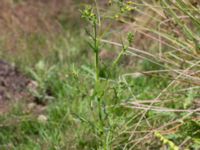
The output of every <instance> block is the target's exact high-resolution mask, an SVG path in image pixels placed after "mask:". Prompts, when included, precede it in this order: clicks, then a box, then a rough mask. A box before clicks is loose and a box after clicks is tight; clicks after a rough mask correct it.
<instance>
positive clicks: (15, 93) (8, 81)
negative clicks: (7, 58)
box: [0, 60, 33, 114]
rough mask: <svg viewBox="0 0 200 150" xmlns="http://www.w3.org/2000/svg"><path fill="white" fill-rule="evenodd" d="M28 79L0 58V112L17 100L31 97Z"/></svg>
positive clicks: (6, 109) (6, 110) (3, 111)
mask: <svg viewBox="0 0 200 150" xmlns="http://www.w3.org/2000/svg"><path fill="white" fill-rule="evenodd" d="M30 81H31V80H30V79H29V78H27V77H26V76H25V75H23V74H22V73H21V72H20V71H19V70H17V69H16V67H14V66H12V65H10V64H8V63H6V62H4V61H1V60H0V114H2V113H5V112H8V111H9V108H10V106H11V105H13V104H14V103H16V102H17V101H19V100H31V99H33V97H32V96H31V94H30V93H29V91H28V85H29V83H30Z"/></svg>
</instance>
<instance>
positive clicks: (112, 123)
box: [0, 1, 200, 150]
mask: <svg viewBox="0 0 200 150" xmlns="http://www.w3.org/2000/svg"><path fill="white" fill-rule="evenodd" d="M113 5H114V4H113ZM118 5H119V8H120V9H121V11H119V10H118V12H120V13H119V14H120V15H122V18H121V19H122V20H120V21H122V22H123V21H124V20H123V19H127V18H126V15H127V14H128V13H130V12H129V11H130V9H129V7H133V6H135V5H136V6H139V10H137V9H138V8H135V10H136V11H137V13H139V14H140V13H141V11H144V13H146V12H145V10H146V9H147V10H152V11H153V12H154V11H156V10H155V9H154V5H156V6H157V5H158V6H159V9H164V10H165V8H166V7H169V6H171V7H169V8H168V9H169V10H168V13H169V16H170V17H172V18H174V20H175V22H176V23H177V24H178V25H177V26H178V27H182V28H181V30H184V31H185V32H184V33H183V35H181V36H180V37H181V38H183V40H186V39H187V37H188V36H189V37H190V38H191V39H193V40H194V41H195V39H194V38H196V37H195V32H194V31H190V30H189V29H188V28H189V27H187V26H182V25H181V23H180V21H181V20H179V19H178V18H177V15H176V14H175V13H174V12H175V10H174V9H172V8H173V7H175V6H173V5H172V4H171V3H170V4H168V3H166V2H165V1H162V3H159V4H157V3H156V2H154V3H153V2H152V3H150V4H149V5H147V3H141V4H140V3H136V4H131V3H130V4H126V3H122V1H120V2H119V1H118V3H117V4H116V5H115V6H114V10H116V9H117V8H116V7H117V6H118ZM176 5H177V6H176V8H177V7H178V8H179V7H180V6H181V8H182V9H181V8H179V9H178V10H176V11H180V12H179V13H184V14H185V13H186V14H187V12H186V10H185V9H186V7H187V6H185V5H184V4H182V3H181V2H180V1H178V2H177V3H176ZM188 7H189V8H190V10H191V9H192V6H188ZM148 8H149V9H148ZM156 8H157V7H156ZM170 8H171V9H170ZM183 8H185V9H183ZM124 9H125V10H124ZM193 9H194V8H193ZM193 9H192V10H193ZM100 10H101V9H100ZM122 10H123V11H125V14H124V12H123V11H122ZM96 11H97V13H96ZM98 11H99V10H96V8H90V7H88V8H87V9H86V10H85V11H83V12H82V13H85V14H84V15H85V16H84V17H85V18H86V19H87V20H88V21H89V22H92V24H90V25H91V26H90V25H89V24H88V26H87V27H88V28H89V30H88V32H89V33H90V35H89V37H88V34H85V33H84V32H83V29H79V30H77V31H71V30H72V29H73V27H69V28H68V29H67V27H66V26H67V25H65V24H64V26H65V30H63V33H62V34H55V35H50V36H48V35H45V34H38V33H37V34H31V35H26V36H22V37H21V38H20V39H19V40H18V43H17V49H18V51H17V52H21V54H20V55H17V56H16V57H14V56H15V54H14V56H13V55H9V54H8V53H2V54H1V58H4V59H6V60H8V61H10V62H15V63H16V64H17V65H18V66H19V67H20V68H21V70H22V71H23V72H24V73H25V74H27V76H29V77H30V78H32V79H33V80H35V81H36V82H37V83H38V86H39V87H38V88H37V91H35V92H34V93H33V95H34V96H35V97H37V99H38V103H41V104H43V105H44V106H45V107H46V109H45V111H44V112H43V115H45V116H46V117H47V121H44V122H41V121H40V120H38V114H37V113H36V114H35V113H31V112H29V111H28V109H29V108H28V107H27V105H24V103H23V102H19V103H17V104H14V105H13V109H12V111H11V112H9V113H8V114H6V115H4V116H3V115H2V116H0V149H16V150H24V149H33V150H40V149H41V150H43V149H44V150H45V149H48V150H62V149H63V150H66V149H67V150H68V149H69V150H73V149H74V150H89V149H92V150H96V149H98V150H102V149H104V150H109V149H110V150H111V149H116V150H121V149H127V150H128V149H160V148H163V149H170V148H171V149H174V150H175V149H176V148H177V146H179V145H181V144H183V145H182V146H183V147H184V148H188V149H195V148H196V149H199V147H200V146H199V145H200V144H199V143H200V142H199V129H200V125H199V117H198V115H199V113H190V112H189V113H188V112H184V110H187V109H189V110H195V108H193V107H195V106H194V103H193V102H194V101H195V100H196V99H198V98H199V88H198V87H197V90H195V89H188V88H190V87H193V82H192V83H190V78H189V77H185V78H183V77H182V78H180V79H179V78H178V79H177V80H174V79H176V78H177V77H178V76H179V74H178V73H177V72H174V71H172V70H177V69H182V70H183V72H182V70H181V73H184V71H186V70H187V67H191V66H192V65H193V64H195V63H196V62H198V59H191V58H190V57H186V55H187V54H185V53H182V51H181V52H174V51H171V49H170V48H171V47H170V46H172V47H175V49H176V50H177V49H179V48H183V47H187V46H188V47H189V48H191V47H190V44H191V42H188V43H186V42H185V43H186V44H184V41H180V39H179V38H176V37H172V34H171V33H168V32H170V31H171V30H170V31H168V29H167V28H166V29H165V28H163V29H162V30H157V28H156V29H155V28H153V26H152V25H151V24H150V25H149V26H148V23H146V24H145V25H144V26H143V25H140V27H141V29H140V30H141V31H143V29H144V31H146V30H147V31H148V32H152V33H153V34H152V35H151V36H155V35H154V34H157V35H156V36H155V37H157V36H161V37H162V38H163V39H164V41H165V42H166V43H167V44H168V45H170V46H166V45H164V46H163V45H162V47H161V54H162V57H160V56H159V55H158V54H159V49H160V47H159V46H155V45H158V43H157V40H155V41H153V43H152V41H151V42H150V43H151V44H148V43H145V44H147V47H151V46H152V45H153V46H152V47H156V48H152V49H150V50H149V49H148V50H146V51H145V50H144V51H145V52H146V53H145V54H144V53H140V52H138V51H136V52H134V51H133V49H134V47H131V44H133V43H134V40H137V38H136V39H132V40H133V41H127V40H129V38H130V37H129V38H128V39H127V37H126V36H127V33H125V35H126V36H125V37H126V38H125V40H122V39H120V40H121V41H120V42H122V44H121V47H120V48H116V47H114V46H113V47H112V46H109V45H106V44H105V43H102V42H101V38H103V37H104V34H103V33H101V32H102V30H103V29H104V24H103V23H104V22H103V21H105V20H106V19H107V18H106V19H105V20H103V21H102V22H101V23H102V24H103V25H102V24H100V23H99V22H98V21H99V20H98V17H99V16H98V15H99V14H98V13H99V12H98ZM101 11H102V10H101ZM104 11H105V10H104ZM131 11H132V10H131ZM104 13H106V12H104ZM121 13H122V14H121ZM151 13H152V12H151ZM168 13H167V14H168ZM191 13H193V12H191ZM149 14H150V13H149ZM150 15H151V14H150ZM187 15H188V16H190V14H187ZM136 16H137V14H136ZM102 17H103V16H102ZM123 17H124V18H123ZM137 17H141V16H140V15H139V16H137ZM128 19H130V18H128ZM158 19H160V18H159V17H158ZM192 19H195V18H193V17H192ZM152 20H153V21H154V19H152ZM128 21H129V20H125V22H124V23H127V22H128ZM161 21H163V20H162V19H161ZM113 22H114V21H113ZM62 23H63V22H62ZM115 23H116V22H115ZM129 23H130V22H129ZM140 23H141V22H140ZM192 23H195V24H198V20H196V21H194V22H192ZM105 24H106V23H105ZM106 25H107V24H106ZM90 27H91V28H90ZM117 27H118V26H117ZM119 27H120V25H119ZM178 27H177V28H178ZM195 27H199V25H197V26H195ZM113 28H116V26H114V27H113ZM152 28H153V29H152ZM90 29H93V32H92V31H91V30H90ZM195 29H196V28H195ZM138 30H139V29H138ZM105 31H106V32H108V31H107V30H105ZM115 31H116V32H117V30H113V32H115ZM130 31H131V29H130ZM148 32H147V34H148ZM191 33H192V35H191ZM106 34H107V33H106ZM108 34H111V33H110V32H109V33H108ZM128 35H129V36H130V33H128ZM136 35H137V34H136ZM106 38H107V37H106ZM113 39H114V40H118V37H116V38H113ZM4 40H5V39H2V40H1V49H2V52H4V51H3V48H4V44H3V43H4ZM146 40H147V41H148V38H147V39H146ZM86 41H87V42H88V41H89V45H87V44H88V43H87V42H86ZM131 42H133V43H131ZM139 42H140V41H139ZM107 44H108V43H107ZM111 44H112V43H111ZM134 44H137V43H134ZM114 45H115V46H119V45H120V44H119V43H117V42H116V43H114ZM137 46H138V47H139V46H142V43H139V45H137ZM104 47H106V48H110V47H111V48H112V49H114V50H119V49H121V51H120V52H119V55H118V56H116V59H113V60H109V61H108V62H106V61H105V62H102V61H101V60H99V52H100V51H101V49H103V48H104ZM20 48H21V50H20V51H19V49H20ZM131 48H132V49H131ZM131 50H132V51H131ZM189 50H190V49H189ZM195 51H197V50H195ZM126 52H127V53H128V54H137V55H138V56H140V58H142V59H140V60H139V62H138V59H136V57H135V56H131V55H128V56H126V57H127V58H130V60H131V61H137V62H136V66H128V65H127V66H126V65H124V64H121V63H120V62H121V61H120V60H121V57H122V58H123V56H124V54H125V53H126ZM170 52H171V54H173V55H171V54H170ZM151 53H152V55H151ZM191 53H192V52H191ZM33 56H34V57H33ZM174 56H176V57H174ZM193 56H195V57H198V55H197V54H196V55H193ZM177 57H178V58H179V57H184V58H185V60H186V62H183V64H181V61H180V60H179V59H177ZM174 58H176V59H177V60H175V61H174ZM123 61H124V60H123ZM153 62H156V64H155V63H153ZM187 62H189V63H187ZM184 63H186V64H184ZM113 64H114V65H113ZM175 64H178V65H180V68H179V67H177V66H175ZM181 67H182V68H181ZM195 67H196V68H195ZM195 67H194V69H193V70H192V71H197V70H198V66H195ZM163 70H164V71H166V70H167V71H166V72H162V71H163ZM151 71H152V72H153V73H149V72H151ZM138 72H140V75H139V76H138V77H137V76H134V73H138ZM172 83H173V84H172ZM184 89H186V90H184ZM48 93H50V94H49V95H48ZM153 100H156V102H155V103H153ZM134 102H135V103H137V105H134V104H133V103H134ZM44 106H42V107H44ZM150 106H152V107H150ZM145 108H147V109H148V111H145V110H144V109H145ZM171 110H172V111H171ZM179 111H180V112H179ZM182 111H183V112H182ZM188 114H189V115H188ZM168 124H169V125H168ZM165 125H166V126H165ZM167 125H168V126H167ZM184 142H186V144H185V143H184ZM184 144H185V145H184Z"/></svg>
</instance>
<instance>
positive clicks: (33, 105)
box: [27, 103, 36, 110]
mask: <svg viewBox="0 0 200 150" xmlns="http://www.w3.org/2000/svg"><path fill="white" fill-rule="evenodd" d="M27 107H28V109H29V110H32V109H33V108H35V107H36V104H35V103H29V104H28V106H27Z"/></svg>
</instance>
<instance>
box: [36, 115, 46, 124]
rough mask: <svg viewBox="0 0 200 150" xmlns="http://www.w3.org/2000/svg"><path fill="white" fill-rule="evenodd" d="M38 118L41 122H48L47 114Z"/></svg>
mask: <svg viewBox="0 0 200 150" xmlns="http://www.w3.org/2000/svg"><path fill="white" fill-rule="evenodd" d="M37 120H38V121H39V122H40V123H46V122H47V120H48V119H47V117H46V116H45V115H39V116H38V118H37Z"/></svg>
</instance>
